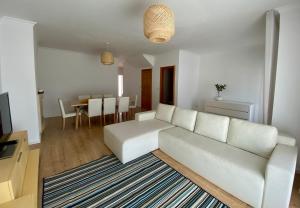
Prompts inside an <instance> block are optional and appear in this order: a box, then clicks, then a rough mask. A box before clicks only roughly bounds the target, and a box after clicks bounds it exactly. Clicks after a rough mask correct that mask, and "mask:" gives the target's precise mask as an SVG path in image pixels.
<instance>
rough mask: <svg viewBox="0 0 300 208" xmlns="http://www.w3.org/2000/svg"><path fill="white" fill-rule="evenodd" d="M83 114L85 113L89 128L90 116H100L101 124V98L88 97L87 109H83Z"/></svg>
mask: <svg viewBox="0 0 300 208" xmlns="http://www.w3.org/2000/svg"><path fill="white" fill-rule="evenodd" d="M83 114H84V115H86V116H87V117H88V119H89V128H91V118H92V117H95V116H99V117H100V124H101V114H102V99H99V98H96V99H89V101H88V109H87V111H86V110H84V111H83Z"/></svg>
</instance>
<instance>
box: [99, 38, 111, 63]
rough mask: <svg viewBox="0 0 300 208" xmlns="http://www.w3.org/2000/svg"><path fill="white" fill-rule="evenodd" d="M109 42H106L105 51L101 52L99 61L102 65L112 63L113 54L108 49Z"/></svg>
mask: <svg viewBox="0 0 300 208" xmlns="http://www.w3.org/2000/svg"><path fill="white" fill-rule="evenodd" d="M108 47H109V42H107V43H106V51H104V52H103V53H102V54H101V63H102V64H104V65H112V64H114V56H113V54H112V52H110V51H109V50H108Z"/></svg>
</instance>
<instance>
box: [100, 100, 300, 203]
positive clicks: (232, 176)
mask: <svg viewBox="0 0 300 208" xmlns="http://www.w3.org/2000/svg"><path fill="white" fill-rule="evenodd" d="M277 134H278V133H277V129H276V128H275V127H272V126H266V125H261V124H255V123H250V122H248V121H244V120H239V119H230V118H229V117H226V116H218V115H213V114H208V113H202V112H196V111H193V110H186V109H181V108H178V107H176V108H175V106H169V105H163V104H159V106H158V109H157V111H150V112H144V113H138V114H136V118H135V120H134V121H128V122H124V123H119V124H113V125H109V126H106V127H105V128H104V141H105V144H106V145H107V146H108V147H109V148H110V149H111V150H112V151H113V152H114V154H115V155H116V156H117V157H118V158H119V159H120V161H121V162H123V163H126V162H129V161H131V160H133V159H136V158H137V157H139V156H142V155H144V154H147V153H149V152H151V151H153V150H156V149H158V148H159V149H161V150H162V151H163V152H165V153H166V154H168V155H169V156H171V157H172V158H174V159H175V160H177V161H178V162H180V163H182V164H183V165H185V166H187V167H188V168H190V169H192V170H193V171H195V172H196V173H198V174H199V175H201V176H203V177H204V178H206V179H208V180H209V181H211V182H212V183H214V184H215V185H217V186H219V187H220V188H222V189H224V190H225V191H227V192H228V193H230V194H232V195H234V196H235V197H237V198H239V199H240V200H242V201H244V202H246V203H247V204H249V205H251V206H253V207H266V208H269V207H272V208H273V207H280V208H281V207H288V205H289V201H290V196H291V191H292V185H293V180H294V174H295V166H296V160H297V152H298V150H297V148H296V146H295V139H293V138H289V137H286V136H285V137H280V136H278V135H277Z"/></svg>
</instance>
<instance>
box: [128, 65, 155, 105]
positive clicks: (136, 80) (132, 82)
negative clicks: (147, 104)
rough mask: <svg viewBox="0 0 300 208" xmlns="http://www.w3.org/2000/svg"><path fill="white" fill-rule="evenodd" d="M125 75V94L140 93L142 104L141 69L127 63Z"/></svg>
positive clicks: (139, 97)
mask: <svg viewBox="0 0 300 208" xmlns="http://www.w3.org/2000/svg"><path fill="white" fill-rule="evenodd" d="M150 68H151V67H150ZM123 75H124V96H131V97H134V96H135V95H138V106H141V69H140V68H138V67H133V66H130V65H128V64H125V66H124V74H123Z"/></svg>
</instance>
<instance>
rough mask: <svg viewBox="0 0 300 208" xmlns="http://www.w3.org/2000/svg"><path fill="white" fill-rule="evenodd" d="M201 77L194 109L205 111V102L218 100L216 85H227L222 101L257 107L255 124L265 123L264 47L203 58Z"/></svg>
mask: <svg viewBox="0 0 300 208" xmlns="http://www.w3.org/2000/svg"><path fill="white" fill-rule="evenodd" d="M221 51H224V50H221ZM198 77H199V80H198V83H199V85H198V92H197V93H198V94H197V96H198V106H195V107H198V109H199V110H200V111H203V110H204V104H205V101H207V100H211V99H214V97H215V96H216V89H215V86H214V84H216V83H222V84H223V83H224V84H227V89H226V90H225V91H223V92H222V96H223V98H224V99H226V100H235V101H242V102H252V103H255V108H256V109H255V112H256V113H255V121H257V122H262V118H263V111H262V107H263V100H262V99H263V77H264V46H249V47H244V48H241V49H235V50H231V51H230V50H229V51H226V52H220V53H218V52H216V53H209V54H201V55H200V68H199V75H198ZM190 87H191V88H192V87H196V86H190Z"/></svg>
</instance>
